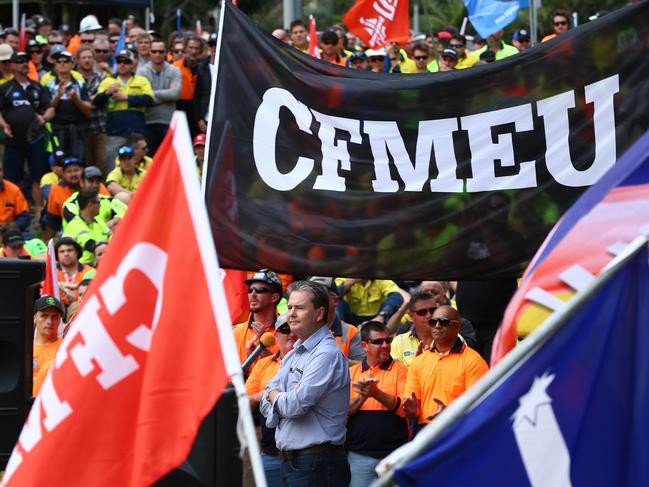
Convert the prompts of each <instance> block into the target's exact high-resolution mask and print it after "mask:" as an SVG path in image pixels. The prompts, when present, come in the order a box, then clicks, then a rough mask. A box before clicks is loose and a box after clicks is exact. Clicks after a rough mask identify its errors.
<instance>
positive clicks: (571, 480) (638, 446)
mask: <svg viewBox="0 0 649 487" xmlns="http://www.w3.org/2000/svg"><path fill="white" fill-rule="evenodd" d="M648 257H649V256H648V254H647V248H646V246H645V247H644V248H643V250H642V251H641V252H640V253H638V254H637V255H636V256H635V257H633V258H632V259H631V260H629V262H627V263H626V264H625V265H624V266H622V267H621V268H620V269H619V270H618V272H616V274H615V275H614V276H613V277H612V278H611V279H610V281H609V282H608V283H607V284H605V285H604V286H603V287H602V288H601V289H600V290H599V291H598V292H597V293H596V294H595V295H594V296H593V298H592V299H591V300H589V301H588V302H587V303H586V304H585V305H583V307H582V308H581V309H579V310H578V311H577V312H576V314H575V315H573V317H572V318H570V319H569V320H568V321H567V322H566V323H565V324H564V325H563V326H562V328H560V329H559V330H558V331H557V332H556V334H555V335H554V336H553V337H552V338H551V339H550V340H549V341H547V342H546V343H545V344H543V345H541V346H539V348H538V349H537V350H536V351H534V352H533V353H531V354H530V355H529V356H528V357H527V358H526V359H524V360H523V361H522V363H520V364H519V365H518V366H517V367H515V368H514V369H512V370H511V371H510V372H509V373H508V375H507V376H505V377H504V378H503V380H501V382H499V383H498V384H497V385H496V386H495V387H494V388H493V389H492V390H491V391H489V392H488V393H487V394H486V395H485V396H483V398H482V399H481V400H480V401H479V402H478V403H477V405H474V406H473V409H472V410H470V411H469V412H468V413H467V414H466V415H464V416H463V417H462V418H461V419H459V420H458V421H456V422H455V423H454V424H453V425H452V426H451V427H450V428H449V429H448V430H446V431H445V432H444V433H443V434H442V435H441V436H440V437H439V438H438V439H437V440H436V441H435V442H434V443H433V444H432V445H431V446H430V447H429V449H428V451H427V452H426V453H424V454H423V455H422V456H420V457H419V458H417V459H415V460H414V461H412V462H411V463H409V464H407V465H405V466H404V467H403V468H401V469H398V470H396V471H395V473H394V477H395V480H396V481H397V483H398V484H399V485H400V486H414V485H421V486H424V485H434V486H435V487H440V486H446V485H449V486H450V485H452V486H458V485H480V486H492V485H493V486H510V485H516V486H524V485H532V486H534V487H537V486H539V487H540V486H543V487H545V486H569V485H574V486H600V485H601V486H611V485H649V461H647V458H649V436H648V432H649V414H648V411H649V353H648V352H647V345H648V344H649V313H648V312H647V309H648V308H647V296H649V263H648V261H647V259H648Z"/></svg>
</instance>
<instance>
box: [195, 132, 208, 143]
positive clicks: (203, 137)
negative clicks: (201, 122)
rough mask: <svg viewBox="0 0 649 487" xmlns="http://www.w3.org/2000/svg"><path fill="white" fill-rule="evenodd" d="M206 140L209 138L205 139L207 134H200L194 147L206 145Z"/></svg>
mask: <svg viewBox="0 0 649 487" xmlns="http://www.w3.org/2000/svg"><path fill="white" fill-rule="evenodd" d="M206 139H207V138H206V137H205V134H198V135H197V136H196V137H194V143H193V145H205V140H206Z"/></svg>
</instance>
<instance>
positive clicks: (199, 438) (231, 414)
mask: <svg viewBox="0 0 649 487" xmlns="http://www.w3.org/2000/svg"><path fill="white" fill-rule="evenodd" d="M238 414H239V409H238V407H237V396H236V393H235V391H234V388H233V387H232V385H231V384H228V387H226V389H225V390H224V391H223V394H222V395H221V397H220V399H219V401H218V402H217V403H216V406H215V407H214V409H212V411H211V412H210V413H209V414H208V415H207V417H206V418H205V419H204V420H203V423H202V424H201V427H200V428H199V430H198V434H197V435H196V439H195V440H194V444H193V445H192V449H191V451H190V453H189V456H188V457H187V460H185V462H183V464H182V465H180V466H179V467H178V468H176V469H175V470H172V471H171V472H170V473H169V474H167V475H166V476H164V477H163V478H162V479H160V480H159V481H158V482H156V483H155V484H154V486H155V487H171V486H174V487H220V486H223V485H227V486H228V487H240V486H241V479H242V462H241V459H240V458H239V440H238V438H237V431H236V430H237V417H238Z"/></svg>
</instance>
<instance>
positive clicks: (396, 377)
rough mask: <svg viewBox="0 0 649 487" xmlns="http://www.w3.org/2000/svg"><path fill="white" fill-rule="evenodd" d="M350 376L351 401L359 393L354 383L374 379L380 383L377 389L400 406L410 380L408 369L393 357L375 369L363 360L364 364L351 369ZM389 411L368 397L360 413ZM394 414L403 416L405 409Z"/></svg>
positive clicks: (398, 409) (398, 408) (397, 410)
mask: <svg viewBox="0 0 649 487" xmlns="http://www.w3.org/2000/svg"><path fill="white" fill-rule="evenodd" d="M349 376H350V387H351V399H353V398H354V397H356V396H358V393H357V392H356V391H355V390H354V387H353V385H352V384H353V383H354V381H359V380H364V379H369V378H374V379H376V380H377V381H378V382H377V384H376V385H377V387H378V388H379V389H380V390H381V391H383V392H385V393H386V394H390V395H391V396H394V397H395V399H396V401H395V405H396V406H400V405H401V404H400V403H401V400H400V399H401V398H402V397H403V391H404V390H405V388H406V380H407V379H408V367H406V366H405V365H403V364H402V363H401V362H397V361H396V360H394V359H393V358H392V357H389V358H388V360H386V361H385V362H383V363H382V364H379V365H375V366H374V367H369V366H368V365H367V362H366V361H365V360H363V362H362V363H360V364H356V365H353V366H352V367H350V368H349ZM397 403H398V404H397ZM387 410H388V408H386V407H385V406H384V405H383V404H381V403H380V402H379V401H377V400H376V399H374V398H373V397H368V398H367V399H366V400H365V402H364V403H363V405H362V406H361V407H360V409H359V411H387ZM394 413H395V414H398V415H399V416H403V409H402V408H401V407H397V409H396V410H395V411H394Z"/></svg>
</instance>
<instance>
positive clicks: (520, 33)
mask: <svg viewBox="0 0 649 487" xmlns="http://www.w3.org/2000/svg"><path fill="white" fill-rule="evenodd" d="M514 39H515V40H517V41H529V40H530V33H529V31H528V30H527V29H519V30H517V31H516V32H514Z"/></svg>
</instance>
